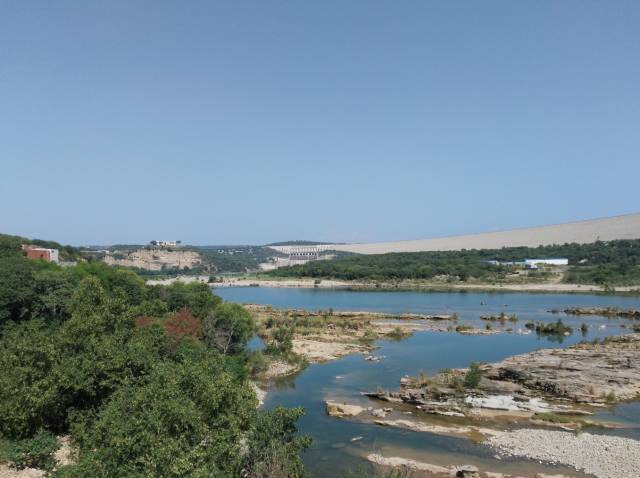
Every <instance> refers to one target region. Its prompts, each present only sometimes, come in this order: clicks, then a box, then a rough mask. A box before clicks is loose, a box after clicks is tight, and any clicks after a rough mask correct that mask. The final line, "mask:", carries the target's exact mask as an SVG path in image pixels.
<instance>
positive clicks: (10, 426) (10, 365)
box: [0, 320, 64, 438]
mask: <svg viewBox="0 0 640 478" xmlns="http://www.w3.org/2000/svg"><path fill="white" fill-rule="evenodd" d="M58 360H59V357H58V352H57V350H56V346H55V344H54V339H53V336H52V334H51V330H50V329H49V328H48V327H46V326H45V324H44V322H43V321H41V320H31V321H28V322H23V323H21V324H16V325H12V326H10V327H8V328H7V329H6V330H5V334H4V336H3V337H2V342H1V343H0V370H2V373H1V374H0V435H4V436H7V437H11V438H26V437H29V436H30V435H31V434H33V433H34V432H35V431H36V430H38V429H40V428H53V429H60V428H61V427H62V424H63V422H64V408H63V404H62V400H61V396H60V389H59V386H58V383H57V380H56V377H55V370H56V368H57V365H58Z"/></svg>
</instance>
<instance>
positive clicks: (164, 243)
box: [149, 241, 182, 247]
mask: <svg viewBox="0 0 640 478" xmlns="http://www.w3.org/2000/svg"><path fill="white" fill-rule="evenodd" d="M149 244H151V245H152V246H155V247H175V246H178V245H180V244H182V241H151V242H149Z"/></svg>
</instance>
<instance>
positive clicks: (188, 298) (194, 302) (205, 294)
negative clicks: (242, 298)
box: [148, 282, 222, 319]
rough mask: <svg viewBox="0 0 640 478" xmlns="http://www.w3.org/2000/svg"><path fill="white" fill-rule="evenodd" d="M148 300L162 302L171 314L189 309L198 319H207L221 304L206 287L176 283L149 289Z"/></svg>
mask: <svg viewBox="0 0 640 478" xmlns="http://www.w3.org/2000/svg"><path fill="white" fill-rule="evenodd" d="M148 298H149V299H160V300H162V301H163V302H165V303H166V304H167V306H168V307H169V310H170V311H172V312H177V311H178V310H180V309H189V310H190V311H191V312H192V313H193V315H195V316H196V317H198V318H199V319H204V318H205V317H207V316H208V315H209V314H210V313H211V312H212V311H213V310H214V309H215V308H216V306H218V305H219V304H220V303H221V302H222V299H220V297H218V296H215V295H213V293H212V292H211V288H210V287H209V286H208V285H206V284H201V283H191V284H184V283H182V282H176V283H174V284H171V285H170V286H154V287H150V288H149V292H148Z"/></svg>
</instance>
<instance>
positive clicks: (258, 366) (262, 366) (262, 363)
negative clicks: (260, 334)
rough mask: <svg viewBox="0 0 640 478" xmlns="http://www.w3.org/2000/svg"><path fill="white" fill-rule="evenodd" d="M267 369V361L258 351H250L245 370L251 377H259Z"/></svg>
mask: <svg viewBox="0 0 640 478" xmlns="http://www.w3.org/2000/svg"><path fill="white" fill-rule="evenodd" d="M268 368H269V360H267V357H265V355H264V354H263V353H262V352H261V351H259V350H252V351H251V352H249V353H248V354H247V369H248V370H249V373H250V374H251V375H259V374H261V373H263V372H266V371H267V369H268Z"/></svg>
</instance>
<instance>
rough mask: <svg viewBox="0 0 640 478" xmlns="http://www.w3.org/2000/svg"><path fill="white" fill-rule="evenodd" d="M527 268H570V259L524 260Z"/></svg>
mask: <svg viewBox="0 0 640 478" xmlns="http://www.w3.org/2000/svg"><path fill="white" fill-rule="evenodd" d="M524 265H525V267H531V268H534V267H537V266H539V265H545V266H568V265H569V259H564V258H554V259H525V260H524Z"/></svg>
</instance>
